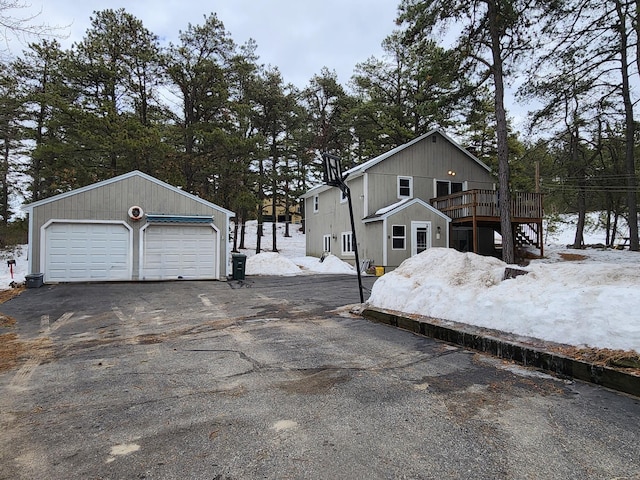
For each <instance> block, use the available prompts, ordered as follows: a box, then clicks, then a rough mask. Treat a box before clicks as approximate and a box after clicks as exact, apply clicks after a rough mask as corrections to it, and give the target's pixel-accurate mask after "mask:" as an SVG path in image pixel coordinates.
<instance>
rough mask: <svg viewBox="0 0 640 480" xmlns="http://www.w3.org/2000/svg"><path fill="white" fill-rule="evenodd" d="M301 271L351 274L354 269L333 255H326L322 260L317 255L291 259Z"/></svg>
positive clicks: (354, 271)
mask: <svg viewBox="0 0 640 480" xmlns="http://www.w3.org/2000/svg"><path fill="white" fill-rule="evenodd" d="M292 260H293V261H294V262H295V264H296V265H298V266H299V267H300V268H301V269H302V270H303V271H306V272H309V273H333V274H341V273H344V274H353V275H355V274H356V273H357V272H356V269H355V268H353V266H352V265H349V264H348V263H346V262H343V261H342V260H340V259H339V258H338V257H336V256H335V255H328V256H327V257H325V259H324V260H323V261H320V259H319V258H317V257H300V258H294V259H292Z"/></svg>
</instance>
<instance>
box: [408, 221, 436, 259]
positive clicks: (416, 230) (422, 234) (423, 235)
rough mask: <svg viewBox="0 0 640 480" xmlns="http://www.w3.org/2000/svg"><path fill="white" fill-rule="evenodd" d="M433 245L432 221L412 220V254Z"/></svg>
mask: <svg viewBox="0 0 640 480" xmlns="http://www.w3.org/2000/svg"><path fill="white" fill-rule="evenodd" d="M430 247H431V222H411V255H412V256H413V255H417V254H419V253H421V252H424V251H425V250H426V249H427V248H430Z"/></svg>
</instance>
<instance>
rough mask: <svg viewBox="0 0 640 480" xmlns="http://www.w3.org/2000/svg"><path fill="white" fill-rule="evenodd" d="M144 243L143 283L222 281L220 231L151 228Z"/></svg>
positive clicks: (187, 227) (191, 227)
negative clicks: (159, 281)
mask: <svg viewBox="0 0 640 480" xmlns="http://www.w3.org/2000/svg"><path fill="white" fill-rule="evenodd" d="M143 242H144V245H143V255H142V258H143V260H142V272H141V274H142V278H143V280H174V279H178V278H184V279H217V278H218V272H217V262H216V258H217V255H216V254H217V248H218V245H217V241H216V231H215V230H214V229H213V228H211V226H210V225H180V224H179V225H150V226H149V227H147V229H146V230H145V231H144V240H143Z"/></svg>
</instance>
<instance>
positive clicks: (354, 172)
mask: <svg viewBox="0 0 640 480" xmlns="http://www.w3.org/2000/svg"><path fill="white" fill-rule="evenodd" d="M436 133H437V134H440V135H441V136H442V137H443V138H444V139H445V140H447V141H448V142H449V143H451V145H453V146H454V147H456V148H457V149H458V150H460V151H461V152H462V153H464V154H465V155H466V156H467V157H469V159H471V160H472V161H474V162H476V163H477V164H478V165H479V166H480V167H482V168H484V169H485V170H486V171H487V172H491V168H490V167H488V166H487V165H486V164H485V163H484V162H482V161H481V160H480V159H479V158H478V157H476V156H475V155H473V154H472V153H471V152H469V151H468V150H467V149H466V148H464V147H463V146H462V145H460V144H459V143H458V142H456V141H455V140H454V139H453V138H451V137H450V136H449V135H447V134H446V133H445V132H444V131H443V130H441V129H440V128H434V129H433V130H431V131H429V132H427V133H425V134H422V135H420V136H419V137H416V138H414V139H413V140H411V141H410V142H407V143H405V144H403V145H400V146H398V147H396V148H393V149H391V150H389V151H388V152H385V153H383V154H382V155H378V156H377V157H374V158H372V159H370V160H367V161H366V162H364V163H361V164H360V165H356V166H355V167H353V168H350V169H349V170H347V171H345V172H343V173H342V175H343V177H344V176H347V175H348V176H349V177H350V178H354V177H357V176H360V175H362V174H364V173H365V172H366V171H367V170H369V169H370V168H371V167H374V166H375V165H377V164H379V163H380V162H383V161H385V160H386V159H387V158H389V157H392V156H393V155H395V154H396V153H398V152H401V151H402V150H404V149H406V148H409V147H410V146H412V145H414V144H416V143H418V142H421V141H422V140H424V139H425V138H427V137H430V136H431V135H434V134H436ZM347 181H348V179H347ZM322 187H326V188H322ZM329 188H331V187H329V186H327V185H324V184H320V185H316V186H314V187H312V188H311V189H310V190H307V192H306V193H304V194H302V195H301V196H300V198H308V197H310V196H311V195H316V194H318V193H320V192H323V191H324V190H327V189H329Z"/></svg>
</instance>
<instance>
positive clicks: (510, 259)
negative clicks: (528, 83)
mask: <svg viewBox="0 0 640 480" xmlns="http://www.w3.org/2000/svg"><path fill="white" fill-rule="evenodd" d="M487 6H488V9H489V11H488V17H489V32H490V35H491V53H492V57H493V66H492V69H491V70H492V76H493V83H494V86H495V109H496V136H497V147H498V182H499V185H498V197H499V205H498V208H499V209H500V230H501V234H502V260H503V261H504V262H505V263H514V262H515V247H514V240H513V229H512V225H511V191H510V188H509V183H510V177H511V174H510V169H509V146H508V144H507V134H508V130H507V112H506V110H505V107H504V72H503V61H502V47H501V45H500V39H501V36H502V35H501V32H500V27H499V26H498V25H499V19H498V16H499V12H498V9H497V5H496V3H495V0H490V1H489V2H487ZM476 233H477V232H474V235H476Z"/></svg>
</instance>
